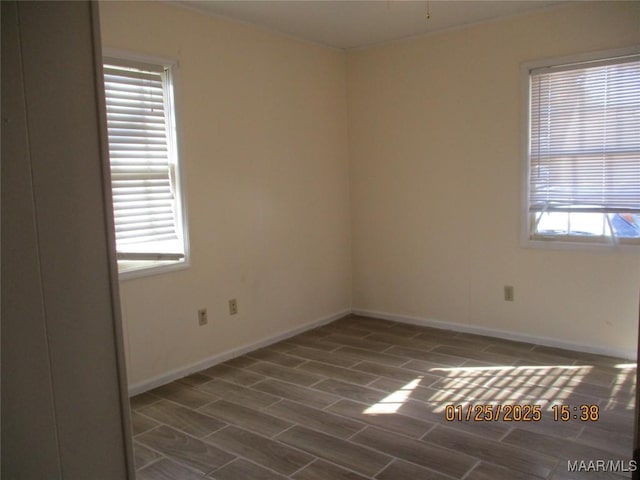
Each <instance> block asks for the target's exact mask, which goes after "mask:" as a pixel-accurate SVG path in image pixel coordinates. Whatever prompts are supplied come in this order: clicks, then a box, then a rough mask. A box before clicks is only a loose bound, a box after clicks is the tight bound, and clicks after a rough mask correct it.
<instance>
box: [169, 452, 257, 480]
mask: <svg viewBox="0 0 640 480" xmlns="http://www.w3.org/2000/svg"><path fill="white" fill-rule="evenodd" d="M221 450H222V449H221ZM224 452H226V453H228V454H230V455H233V458H232V459H231V460H229V461H228V462H225V463H223V464H222V465H220V466H219V467H216V468H214V469H213V470H211V471H210V472H207V473H206V474H205V475H206V476H207V477H209V476H211V474H213V473H215V472H217V471H218V470H220V469H221V468H224V467H226V466H227V465H230V464H231V463H233V462H235V461H236V460H238V458H243V459H244V460H246V458H244V457H242V456H241V455H237V454H235V453H231V452H229V451H227V450H224ZM175 480H179V479H175Z"/></svg>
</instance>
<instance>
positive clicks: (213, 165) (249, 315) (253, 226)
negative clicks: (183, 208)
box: [100, 2, 351, 385]
mask: <svg viewBox="0 0 640 480" xmlns="http://www.w3.org/2000/svg"><path fill="white" fill-rule="evenodd" d="M100 8H101V12H100V13H101V23H102V36H103V45H104V47H109V48H117V49H126V50H130V51H133V52H138V53H145V54H151V55H162V56H168V57H173V58H177V59H178V60H179V69H178V71H177V75H178V77H177V79H176V82H177V86H176V102H177V114H178V122H179V126H178V130H179V132H178V140H179V142H180V145H179V148H180V153H181V161H182V164H183V171H184V176H185V181H186V190H187V196H186V199H187V204H188V205H187V206H188V217H189V234H190V238H191V267H190V268H188V269H185V270H181V271H177V272H172V273H166V274H162V275H156V276H151V277H145V278H140V279H134V280H126V281H123V282H121V296H122V306H123V316H124V323H125V329H126V342H127V347H128V374H129V383H130V385H138V384H144V383H145V382H148V381H149V380H152V379H153V378H154V377H158V376H162V375H164V374H166V373H167V372H170V371H172V370H179V369H182V368H185V367H187V366H189V365H191V364H194V363H197V362H201V361H203V360H206V359H207V358H210V357H212V356H215V355H218V354H221V353H224V352H227V351H229V350H232V349H235V348H238V347H241V346H243V345H247V344H252V343H254V342H258V341H260V340H262V339H264V338H266V337H269V336H273V335H276V334H278V333H281V332H285V331H287V330H290V329H293V328H296V327H299V326H301V325H304V324H305V323H309V322H312V321H315V320H320V319H323V318H325V317H329V316H332V315H335V314H339V313H341V312H345V311H347V310H348V309H349V308H350V307H351V297H350V295H351V287H350V285H351V278H350V275H351V259H350V243H349V242H350V233H349V231H350V218H349V210H348V207H347V205H348V204H349V190H348V189H349V185H348V164H347V160H348V159H347V154H348V150H347V125H346V122H347V113H346V112H347V109H346V67H345V56H344V54H342V53H341V52H338V51H334V50H330V49H326V48H322V47H317V46H314V45H310V44H307V43H304V42H298V41H295V40H292V39H289V38H286V37H283V36H280V35H276V34H272V33H269V32H265V31H262V30H259V29H257V28H254V27H251V26H247V25H243V24H239V23H234V22H229V21H226V20H221V19H217V18H213V17H207V16H204V15H199V14H196V13H193V12H191V11H188V10H184V9H181V8H177V7H173V6H168V5H162V4H160V3H138V2H103V3H102V4H101V5H100ZM230 298H237V299H238V306H239V314H238V315H236V316H233V317H231V316H229V314H228V306H227V301H228V299H230ZM203 307H206V308H207V309H208V312H209V325H207V326H205V327H199V326H198V321H197V314H196V312H197V309H199V308H203Z"/></svg>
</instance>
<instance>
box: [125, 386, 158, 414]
mask: <svg viewBox="0 0 640 480" xmlns="http://www.w3.org/2000/svg"><path fill="white" fill-rule="evenodd" d="M151 390H153V389H151ZM151 390H148V391H146V392H143V394H144V393H148V394H149V395H153V396H154V397H156V400H154V401H153V402H151V403H148V404H146V405H142V406H139V407H135V408H133V407H131V411H132V412H137V411H138V410H141V409H143V408H147V407H150V406H151V405H153V404H154V403H158V402H159V401H160V400H163V399H164V397H160V396H158V395H155V394H152V393H150V392H151ZM141 395H142V394H141ZM132 398H133V397H132ZM129 401H131V399H129Z"/></svg>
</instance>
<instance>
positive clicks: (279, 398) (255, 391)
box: [198, 384, 283, 413]
mask: <svg viewBox="0 0 640 480" xmlns="http://www.w3.org/2000/svg"><path fill="white" fill-rule="evenodd" d="M232 385H234V386H239V385H235V384H232ZM240 388H244V389H245V390H248V394H249V395H251V394H252V393H256V394H262V395H266V396H270V397H274V400H272V401H271V403H267V404H265V405H259V406H256V407H254V406H249V405H246V404H244V403H241V402H235V403H237V404H238V405H242V406H246V407H247V408H254V409H256V410H262V409H263V408H265V407H269V406H271V405H275V404H276V403H278V402H279V401H281V400H282V399H283V397H280V396H279V395H274V394H272V393H268V392H263V391H261V390H256V389H254V388H251V387H240ZM258 396H259V395H258ZM230 398H236V397H234V396H233V395H231V396H225V397H223V396H221V397H220V398H219V400H229V399H230ZM216 401H217V400H216ZM211 403H215V402H211ZM211 403H208V404H207V405H203V406H202V407H200V408H205V407H207V406H208V405H211ZM198 413H200V412H198Z"/></svg>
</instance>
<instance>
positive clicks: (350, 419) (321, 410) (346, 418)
mask: <svg viewBox="0 0 640 480" xmlns="http://www.w3.org/2000/svg"><path fill="white" fill-rule="evenodd" d="M288 401H289V402H291V403H295V404H297V405H300V406H302V407H307V408H312V409H314V410H317V411H318V412H322V413H326V414H328V415H333V416H335V417H339V418H340V419H343V420H346V421H348V422H353V423H358V424H360V425H362V427H361V428H360V430H364V428H365V427H367V425H368V424H367V423H366V422H363V421H360V420H356V419H355V418H352V417H348V416H346V415H342V414H340V413H336V412H331V411H326V410H324V409H319V408H314V407H310V406H308V405H305V404H303V403H300V402H296V401H294V400H288ZM334 403H337V402H334ZM265 413H269V414H270V415H273V416H276V417H277V418H281V419H282V420H285V421H288V422H293V420H290V419H288V418H285V417H279V416H277V415H276V414H275V413H270V412H265ZM293 423H295V424H296V425H300V426H301V427H306V425H304V424H302V423H300V422H297V421H296V422H293ZM325 433H326V432H325ZM352 435H353V434H352ZM352 435H349V436H348V437H345V438H349V437H351V436H352ZM338 438H341V437H338Z"/></svg>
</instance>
